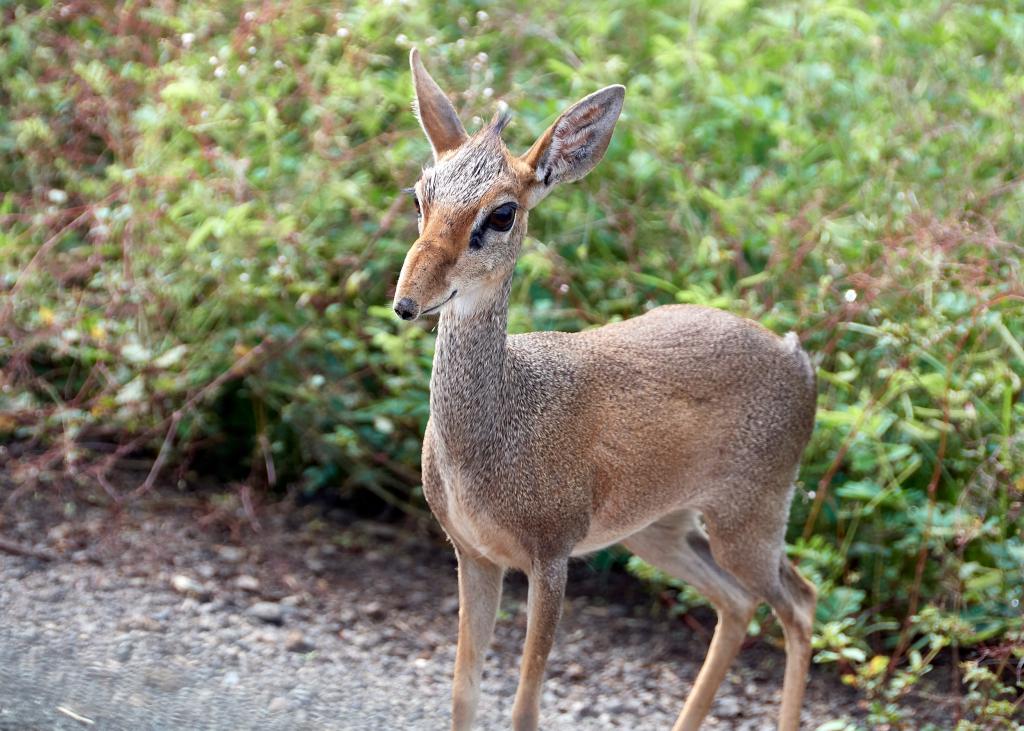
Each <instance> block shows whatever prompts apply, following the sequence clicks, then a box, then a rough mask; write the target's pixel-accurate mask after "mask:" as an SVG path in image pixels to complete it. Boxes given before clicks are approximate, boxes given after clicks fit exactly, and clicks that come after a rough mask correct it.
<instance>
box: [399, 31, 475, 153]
mask: <svg viewBox="0 0 1024 731" xmlns="http://www.w3.org/2000/svg"><path fill="white" fill-rule="evenodd" d="M409 65H410V66H411V67H412V83H413V87H414V88H415V90H416V96H415V98H414V99H413V106H412V109H413V112H415V113H416V118H417V119H418V120H419V121H420V126H421V127H423V131H424V132H425V133H426V135H427V139H428V140H430V146H431V147H433V148H434V159H435V160H436V159H437V158H438V157H440V156H441V154H442V153H445V152H448V150H454V149H455V148H456V147H458V146H459V145H461V144H462V143H463V142H465V141H466V139H467V138H468V137H469V135H467V134H466V129H465V128H464V127H463V126H462V122H460V121H459V116H458V115H457V114H456V113H455V107H453V106H452V103H451V102H450V101H448V97H446V96H445V95H444V92H443V91H441V87H440V86H438V85H437V82H436V81H434V80H433V79H432V78H431V77H430V74H428V73H427V70H426V69H425V68H423V62H422V61H420V52H419V51H417V50H416V49H415V48H414V49H412V53H410V54H409Z"/></svg>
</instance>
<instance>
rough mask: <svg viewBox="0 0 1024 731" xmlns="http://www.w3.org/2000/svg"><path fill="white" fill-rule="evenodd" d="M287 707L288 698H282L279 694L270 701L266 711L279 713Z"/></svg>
mask: <svg viewBox="0 0 1024 731" xmlns="http://www.w3.org/2000/svg"><path fill="white" fill-rule="evenodd" d="M287 707H288V699H287V698H282V697H281V696H277V697H276V698H274V699H273V700H272V701H270V705H269V706H267V711H269V712H270V713H280V712H281V711H283V710H284V709H286V708H287Z"/></svg>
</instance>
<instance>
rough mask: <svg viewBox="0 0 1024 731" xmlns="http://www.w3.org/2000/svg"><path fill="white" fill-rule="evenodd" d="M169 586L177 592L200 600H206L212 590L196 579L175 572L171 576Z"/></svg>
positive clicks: (211, 593)
mask: <svg viewBox="0 0 1024 731" xmlns="http://www.w3.org/2000/svg"><path fill="white" fill-rule="evenodd" d="M171 588H172V589H174V590H175V591H176V592H178V593H179V594H184V595H185V596H193V597H195V598H197V599H199V600H200V601H208V600H209V599H210V597H211V596H213V592H211V591H210V590H209V589H208V588H207V587H205V586H203V585H202V584H200V583H199V582H198V581H196V580H195V579H193V578H192V577H190V576H186V575H185V574H175V575H174V576H172V577H171Z"/></svg>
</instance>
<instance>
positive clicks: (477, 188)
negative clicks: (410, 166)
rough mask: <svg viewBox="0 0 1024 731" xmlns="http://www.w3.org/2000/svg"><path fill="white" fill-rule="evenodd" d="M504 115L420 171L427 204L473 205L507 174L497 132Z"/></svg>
mask: <svg viewBox="0 0 1024 731" xmlns="http://www.w3.org/2000/svg"><path fill="white" fill-rule="evenodd" d="M507 123H508V122H507V121H505V120H504V115H501V116H498V115H496V116H495V118H494V120H493V121H492V122H491V123H490V124H489V125H487V126H486V127H483V128H481V129H480V131H479V132H477V133H476V134H475V135H473V136H472V137H470V138H469V140H467V141H466V142H465V143H464V144H463V145H462V146H460V147H459V148H458V149H456V150H454V151H453V152H451V153H448V154H446V155H445V156H444V157H443V158H442V159H440V160H438V161H437V162H436V163H434V165H433V166H432V167H426V168H424V169H423V175H422V178H421V180H422V181H423V182H422V184H421V185H422V191H423V197H424V199H425V200H427V201H436V200H446V201H450V202H454V203H457V204H458V205H471V204H473V203H476V202H477V201H478V200H479V199H480V198H481V197H482V196H483V195H484V194H485V193H486V192H487V191H488V190H489V189H490V188H491V186H492V185H494V182H495V181H496V180H497V179H498V178H499V177H500V176H502V175H504V174H506V173H507V171H508V162H507V160H506V154H507V153H506V151H505V143H504V142H502V140H501V137H500V132H501V129H502V127H504V125H505V124H507Z"/></svg>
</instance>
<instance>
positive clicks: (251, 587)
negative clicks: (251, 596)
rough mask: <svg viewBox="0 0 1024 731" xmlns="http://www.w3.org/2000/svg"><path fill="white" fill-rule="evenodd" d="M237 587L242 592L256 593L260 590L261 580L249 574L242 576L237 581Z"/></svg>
mask: <svg viewBox="0 0 1024 731" xmlns="http://www.w3.org/2000/svg"><path fill="white" fill-rule="evenodd" d="M235 586H237V587H238V588H239V589H241V590H242V591H251V592H253V593H255V592H258V591H259V590H260V580H259V579H257V578H256V577H255V576H250V575H249V574H242V575H241V576H239V577H238V578H236V579H235Z"/></svg>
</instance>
